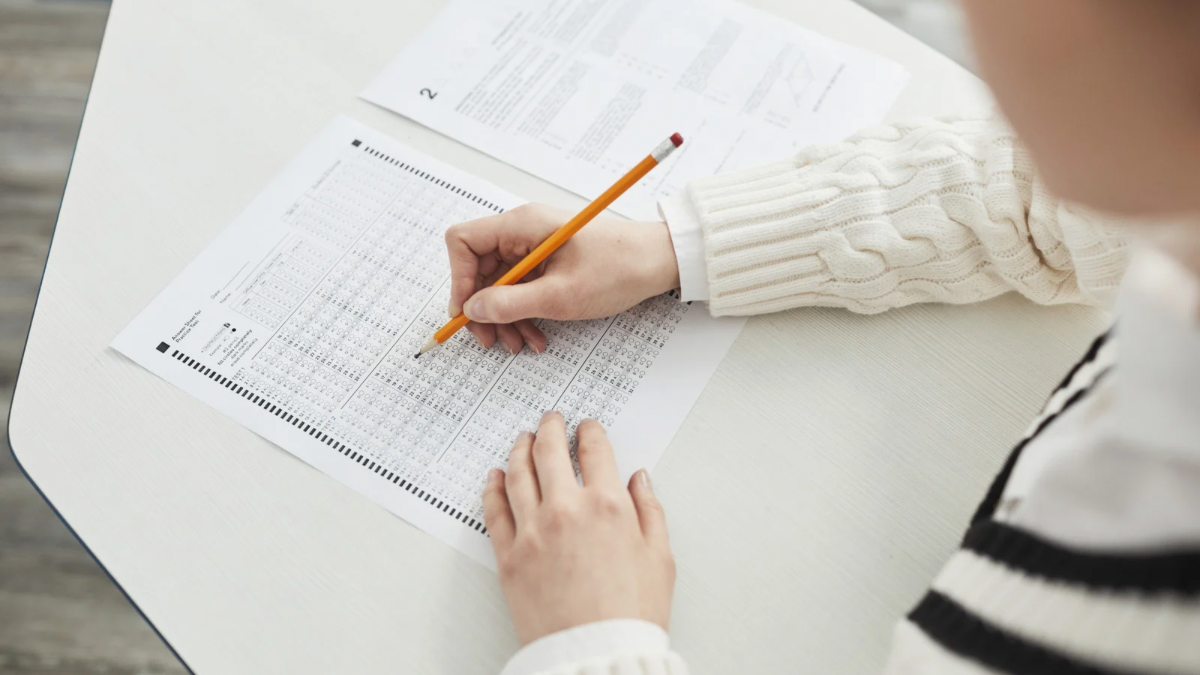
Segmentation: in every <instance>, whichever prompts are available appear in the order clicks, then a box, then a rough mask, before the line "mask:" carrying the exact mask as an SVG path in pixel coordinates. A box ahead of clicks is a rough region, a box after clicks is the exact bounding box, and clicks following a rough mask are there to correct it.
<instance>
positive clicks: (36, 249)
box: [0, 0, 185, 675]
mask: <svg viewBox="0 0 1200 675" xmlns="http://www.w3.org/2000/svg"><path fill="white" fill-rule="evenodd" d="M107 15H108V4H107V3H106V2H99V1H95V0H53V1H51V0H41V1H35V0H0V434H4V435H5V436H6V429H5V428H4V427H5V425H6V424H7V419H8V405H9V402H10V400H11V395H12V387H13V379H14V378H15V376H16V371H17V361H18V359H19V358H20V355H21V349H22V346H23V344H24V342H25V331H26V330H27V328H28V322H29V316H30V313H31V311H32V309H33V300H34V297H35V294H36V293H37V286H38V281H39V279H40V278H41V274H42V264H43V262H44V260H45V255H46V248H47V246H48V245H49V241H50V232H51V230H52V229H53V227H54V219H55V216H56V214H57V212H58V202H59V198H60V197H61V194H62V188H63V182H64V180H65V179H66V175H67V166H68V164H69V163H70V160H71V151H72V149H73V147H74V145H75V136H76V134H77V132H78V129H79V120H80V115H81V113H82V111H83V103H84V99H85V97H86V96H87V92H88V85H89V84H90V82H91V78H92V68H93V66H94V65H95V61H96V52H97V50H98V49H99V45H100V36H101V34H102V33H103V31H104V21H105V18H106V17H107ZM183 672H185V671H184V669H183V667H182V666H181V665H180V664H179V663H178V661H176V660H175V658H174V656H172V655H171V653H170V652H169V651H168V650H167V648H166V647H165V646H164V645H163V644H162V642H161V641H160V640H159V639H158V637H157V636H156V635H155V634H154V632H153V631H152V630H151V629H150V627H149V626H147V625H146V623H145V622H144V621H143V620H142V618H141V617H140V616H139V615H138V614H137V612H136V611H135V610H134V609H133V607H131V606H130V605H129V603H128V602H127V601H126V600H125V598H124V596H122V595H121V593H120V591H118V590H117V588H116V587H115V586H113V584H112V582H111V581H110V580H109V579H108V577H107V576H106V575H105V574H104V572H103V571H102V570H101V569H100V568H99V566H98V565H96V563H95V562H94V561H93V560H92V559H91V557H90V556H89V555H88V554H87V552H86V551H84V549H83V547H82V546H80V544H79V543H78V542H77V541H76V540H75V538H74V537H73V536H72V535H71V533H70V532H68V531H67V529H66V527H64V526H63V525H62V523H60V522H59V520H58V518H56V517H55V515H54V513H53V512H52V511H51V510H50V508H49V507H48V506H47V505H46V504H45V502H43V501H42V499H41V497H39V496H38V494H37V492H36V491H35V490H34V489H33V487H32V486H30V485H29V483H28V482H27V481H26V480H25V477H24V476H23V475H22V474H21V473H20V471H19V470H18V469H17V467H16V464H15V463H14V461H13V459H12V456H11V455H9V453H8V452H7V448H5V450H4V451H0V673H4V674H6V675H8V674H12V675H16V674H18V673H19V674H22V675H25V674H30V675H32V674H33V673H38V674H39V675H49V674H58V675H85V674H87V675H91V674H92V673H106V674H110V675H126V674H129V675H132V674H134V673H183Z"/></svg>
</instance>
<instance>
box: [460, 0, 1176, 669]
mask: <svg viewBox="0 0 1200 675" xmlns="http://www.w3.org/2000/svg"><path fill="white" fill-rule="evenodd" d="M964 5H965V8H966V13H967V16H968V18H969V21H970V25H971V28H972V31H973V34H974V38H975V43H976V47H977V51H978V58H979V63H980V67H981V69H982V71H983V73H984V75H985V76H986V77H987V78H988V79H989V81H990V82H991V84H992V87H993V88H994V91H995V94H996V97H997V99H998V101H999V104H1000V107H1001V109H1002V110H1003V112H1004V114H1005V115H1006V117H1007V118H1008V119H1009V120H1010V121H1011V123H1012V126H1013V127H1014V128H1015V129H1016V131H1017V133H1019V135H1020V138H1021V142H1018V141H1017V140H1016V138H1015V137H1014V136H1013V134H1012V132H1010V131H1009V130H1008V127H1006V126H1005V124H1004V123H1003V122H1000V121H998V120H995V121H994V120H989V119H985V118H972V117H963V118H957V119H951V120H941V121H932V120H926V121H918V122H913V123H909V124H900V125H895V126H889V127H883V128H878V129H874V130H870V131H867V132H864V133H863V134H861V135H859V136H857V137H856V138H853V139H851V140H849V141H846V142H844V143H839V144H835V145H829V146H823V147H818V148H813V149H811V150H808V151H806V152H804V153H802V154H801V155H800V156H799V157H797V158H795V159H793V160H789V161H786V162H780V163H777V164H771V165H768V166H764V167H762V168H759V169H755V170H751V171H744V172H740V173H735V174H731V175H724V176H717V177H714V178H710V179H706V180H701V181H698V182H696V183H694V184H692V185H691V186H689V187H688V189H687V191H686V194H684V195H682V196H680V197H679V198H678V199H673V200H668V201H666V202H664V203H663V204H661V205H660V206H661V210H662V213H663V215H664V219H665V223H658V224H642V223H625V222H620V221H616V220H597V221H596V222H594V223H592V224H591V225H589V226H588V227H587V228H585V229H584V230H583V231H582V232H581V233H580V234H579V235H577V236H576V238H575V239H574V240H573V241H572V242H571V243H569V244H568V245H566V246H564V247H563V248H562V249H560V250H559V251H558V252H557V253H556V254H555V255H554V256H553V257H552V258H550V260H549V261H547V264H546V266H545V269H544V271H543V273H542V275H541V276H540V277H539V278H536V279H533V280H531V281H529V282H528V283H524V284H521V285H518V286H515V287H511V288H499V289H484V290H481V291H479V292H477V293H476V292H475V291H476V289H477V288H479V287H480V286H481V285H482V284H484V283H486V282H487V281H488V280H489V279H490V278H491V277H493V276H494V275H496V274H497V273H498V270H500V269H501V268H503V267H504V266H505V264H507V263H509V262H512V261H515V260H518V259H520V258H521V257H522V256H523V255H524V254H525V253H526V252H528V251H529V249H530V248H531V247H532V246H534V245H535V244H536V243H537V242H538V241H540V240H541V239H542V238H543V237H545V236H546V235H547V234H548V233H549V232H550V231H552V230H553V229H554V228H556V227H557V226H558V225H559V224H560V223H561V222H562V221H563V219H564V218H565V217H566V215H567V214H563V213H559V212H556V211H553V210H550V209H548V208H545V207H540V206H531V207H526V208H522V209H517V210H515V211H512V212H510V213H507V214H504V215H501V216H496V217H493V218H490V219H486V220H484V221H476V222H472V223H466V224H463V225H460V226H456V227H454V228H452V229H451V230H450V232H449V233H448V235H447V243H448V246H449V251H450V257H451V267H452V270H453V272H452V277H453V291H452V298H453V299H452V301H451V308H450V310H451V313H452V314H455V313H457V311H459V309H461V308H462V306H463V303H465V311H466V313H467V316H468V317H470V318H471V319H473V320H474V321H475V322H476V323H474V324H473V325H472V327H471V329H472V331H473V332H474V334H475V335H476V336H477V337H478V338H479V339H480V340H481V341H482V342H483V343H484V344H485V345H491V344H492V343H493V342H494V341H496V340H500V341H501V342H502V343H503V344H504V345H506V346H507V347H508V348H509V349H512V350H516V349H518V348H520V347H521V346H522V344H523V343H529V344H530V346H531V347H532V348H533V349H534V350H536V351H541V350H542V349H544V348H545V338H544V336H543V335H541V334H540V333H539V332H538V330H537V329H536V328H535V327H534V326H533V324H532V323H530V322H529V321H528V319H529V318H531V317H549V318H555V319H582V318H589V317H599V316H607V315H611V314H614V313H616V312H619V311H621V310H623V309H625V308H627V307H630V306H632V305H633V304H635V303H637V302H639V301H641V300H642V299H644V298H646V297H649V296H652V295H655V294H657V293H660V292H663V291H666V290H668V289H671V288H674V287H677V286H680V287H681V290H682V293H683V295H684V298H685V299H693V300H706V301H707V302H708V306H709V309H710V311H712V312H713V313H714V314H756V313H762V312H770V311H778V310H783V309H787V308H791V307H798V306H803V305H822V306H838V307H845V308H847V309H849V310H851V311H856V312H879V311H884V310H886V309H888V308H891V307H898V306H901V305H906V304H910V303H914V302H925V301H937V302H955V303H963V302H973V301H977V300H982V299H984V298H988V297H992V296H995V295H998V294H1000V293H1004V292H1006V291H1012V290H1015V291H1017V292H1020V293H1021V294H1023V295H1025V296H1026V297H1028V298H1030V299H1031V300H1034V301H1036V302H1042V303H1062V302H1087V303H1107V302H1109V301H1110V300H1112V299H1113V298H1114V296H1116V295H1117V293H1116V290H1117V286H1118V284H1119V283H1120V279H1121V276H1122V272H1123V270H1124V268H1125V266H1126V263H1127V261H1128V259H1129V258H1130V257H1132V264H1131V266H1130V268H1129V273H1128V274H1127V275H1126V278H1125V281H1124V283H1123V285H1122V288H1121V291H1120V294H1119V298H1118V299H1117V300H1116V302H1117V310H1118V312H1117V313H1118V317H1119V318H1118V323H1117V328H1116V331H1115V333H1113V334H1112V335H1111V336H1110V335H1106V336H1102V337H1101V338H1099V339H1098V340H1097V341H1096V342H1095V344H1094V345H1093V346H1092V348H1091V349H1090V350H1089V351H1088V353H1087V355H1086V356H1085V358H1084V360H1083V361H1082V362H1081V363H1080V364H1079V365H1078V366H1076V367H1075V368H1074V369H1072V370H1071V372H1070V373H1069V374H1068V375H1067V377H1066V379H1065V381H1064V382H1063V384H1062V386H1061V387H1060V388H1059V389H1058V390H1057V391H1056V392H1055V393H1054V395H1053V396H1052V397H1051V398H1050V400H1049V402H1048V404H1047V406H1046V409H1045V411H1044V412H1043V414H1042V415H1041V416H1040V417H1039V418H1038V419H1037V420H1035V422H1034V424H1033V425H1032V426H1031V432H1030V434H1029V436H1028V437H1027V438H1026V439H1024V440H1022V441H1021V443H1020V444H1019V445H1018V446H1017V447H1016V449H1015V450H1014V451H1013V453H1012V455H1011V456H1010V458H1009V460H1008V462H1007V463H1006V464H1005V465H1004V467H1003V469H1002V470H1001V472H1000V475H999V476H998V477H997V479H996V481H995V483H994V484H993V485H992V487H991V489H990V490H989V491H988V493H987V495H985V496H984V498H983V501H982V503H981V505H980V506H979V509H978V511H977V513H976V515H975V517H974V518H973V519H972V522H971V523H970V525H969V528H968V530H967V533H966V536H965V538H964V540H963V543H962V548H961V549H960V550H959V551H958V552H957V553H955V554H954V555H953V556H952V557H951V558H950V560H949V561H948V562H947V564H946V566H945V568H944V569H943V571H942V572H941V573H940V574H939V575H938V576H937V577H936V578H935V579H933V580H931V589H930V591H929V592H928V593H927V594H926V595H925V597H924V598H923V599H921V600H920V601H919V603H918V604H917V606H916V607H915V608H914V609H913V610H912V612H911V613H910V614H909V615H908V616H907V617H905V618H903V619H901V620H900V621H899V623H898V625H897V627H896V630H895V633H894V638H893V645H892V654H891V657H890V659H889V661H888V663H887V666H886V670H887V672H891V673H976V674H979V673H992V672H1010V673H1049V672H1055V673H1084V672H1087V673H1116V672H1121V673H1134V672H1146V673H1189V672H1200V632H1198V631H1200V603H1198V602H1197V596H1198V594H1200V3H1198V2H1191V1H1188V0H1054V2H1044V1H1043V0H1004V1H1003V2H996V1H995V0H965V1H964ZM1034 160H1036V163H1037V165H1038V167H1039V169H1040V173H1039V174H1037V175H1035V173H1034V170H1033V162H1034ZM1043 180H1044V183H1043ZM1054 195H1058V196H1060V197H1062V198H1063V199H1064V200H1069V201H1060V200H1059V199H1058V198H1056V197H1055V196H1054ZM1085 205H1086V206H1085ZM1093 209H1094V210H1095V212H1106V213H1112V214H1119V215H1120V216H1121V217H1123V218H1127V219H1129V220H1130V221H1133V222H1137V223H1138V224H1137V226H1136V227H1135V228H1134V229H1133V231H1134V232H1135V233H1136V236H1137V237H1138V239H1137V240H1135V243H1134V244H1133V245H1131V246H1128V247H1127V246H1126V243H1125V239H1124V238H1123V237H1122V235H1121V233H1120V229H1118V228H1117V227H1116V226H1114V225H1112V224H1111V223H1110V222H1109V221H1108V220H1107V219H1105V218H1101V217H1099V216H1097V215H1095V212H1093V211H1092V210H1093ZM1130 251H1134V252H1133V253H1132V254H1130V253H1129V252H1130ZM468 298H469V300H468ZM1118 342H1119V352H1118ZM981 384H982V385H984V386H986V383H981ZM578 438H579V450H578V457H579V464H580V468H581V469H582V476H583V485H582V487H581V486H579V485H577V484H576V482H575V479H574V474H573V472H572V469H571V464H570V460H569V457H568V454H567V447H566V441H565V434H564V428H563V420H562V418H561V417H560V416H558V415H557V414H556V413H551V414H548V415H547V416H545V417H544V418H543V419H542V423H541V426H540V428H539V430H538V433H537V435H536V437H535V436H533V435H531V434H528V433H526V434H523V435H522V436H521V437H520V438H519V439H518V440H517V441H516V445H515V446H514V447H513V450H512V455H511V457H510V460H509V465H508V471H507V472H506V473H505V472H499V471H494V472H493V473H492V475H491V476H490V477H489V482H488V487H487V489H486V492H485V495H484V502H485V510H486V519H487V526H488V528H489V530H490V532H491V536H492V542H493V545H494V547H495V550H496V557H497V560H498V562H499V568H500V582H501V585H502V587H503V589H504V592H505V595H506V597H507V599H508V602H509V606H510V609H511V612H512V617H513V622H514V624H515V626H516V630H517V635H518V637H519V639H520V642H521V644H522V645H523V648H522V649H521V651H519V652H518V653H517V654H516V655H515V656H514V657H513V659H512V660H511V661H510V662H509V664H508V666H507V667H506V668H505V671H504V673H505V675H530V674H532V673H543V674H554V675H575V674H580V675H582V674H583V673H623V674H647V675H649V674H651V673H654V674H657V673H669V674H671V675H681V674H682V673H685V672H687V666H686V665H685V662H684V659H683V656H681V655H679V654H677V653H675V652H673V651H671V650H670V648H669V645H668V639H667V635H666V633H665V629H666V628H667V625H668V620H669V614H670V606H671V594H672V587H673V584H674V563H673V561H672V558H671V553H670V549H669V546H668V543H667V531H666V526H665V521H664V519H663V513H662V509H661V507H660V505H659V503H658V502H657V501H656V500H655V497H654V493H653V491H652V489H651V486H650V482H649V478H648V476H647V475H646V473H645V472H644V471H642V472H638V473H637V474H635V475H634V477H633V479H632V480H631V481H630V482H629V484H628V485H627V486H626V485H622V484H620V483H619V482H618V479H617V471H616V467H615V464H614V461H613V454H612V450H611V448H610V446H609V445H608V441H607V440H606V438H605V433H604V430H603V429H602V428H601V427H600V425H599V424H597V423H595V422H585V423H584V424H582V425H580V427H579V432H578ZM880 450H881V451H884V450H885V449H884V448H881V449H880ZM701 667H702V664H701Z"/></svg>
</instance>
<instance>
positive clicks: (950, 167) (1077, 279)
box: [685, 117, 1127, 315]
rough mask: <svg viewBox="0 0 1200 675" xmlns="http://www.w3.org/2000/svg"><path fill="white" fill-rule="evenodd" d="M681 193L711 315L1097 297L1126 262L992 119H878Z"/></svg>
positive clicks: (1103, 299) (1105, 295)
mask: <svg viewBox="0 0 1200 675" xmlns="http://www.w3.org/2000/svg"><path fill="white" fill-rule="evenodd" d="M687 193H688V196H689V197H690V200H691V206H692V207H693V208H694V211H695V214H696V216H697V217H698V218H699V220H700V223H701V224H702V226H703V236H704V254H705V255H704V261H705V265H706V266H707V278H708V282H709V302H710V304H709V307H710V310H711V311H712V313H713V314H716V315H722V314H760V313H764V312H774V311H779V310H783V309H789V308H792V307H799V306H812V305H818V306H831V307H845V308H848V309H850V310H852V311H855V312H862V313H873V312H881V311H884V310H886V309H889V308H892V307H900V306H903V305H909V304H912V303H916V302H950V303H967V302H976V301H979V300H984V299H986V298H991V297H993V296H996V295H1000V294H1001V293H1005V292H1007V291H1010V290H1015V291H1018V292H1019V293H1021V294H1022V295H1025V296H1026V297H1028V298H1029V299H1031V300H1033V301H1035V302H1039V303H1044V304H1057V303H1068V302H1075V303H1078V302H1082V303H1089V304H1106V303H1109V302H1111V301H1112V299H1113V294H1114V292H1115V290H1116V288H1117V285H1118V284H1119V283H1120V279H1121V273H1122V271H1123V270H1124V268H1125V265H1126V262H1127V256H1126V251H1125V244H1124V238H1123V237H1122V235H1121V232H1120V228H1119V227H1118V226H1117V225H1115V224H1113V223H1110V222H1106V221H1104V220H1102V219H1100V218H1098V217H1097V216H1096V215H1095V214H1091V213H1088V212H1086V211H1084V210H1082V209H1080V208H1077V207H1073V206H1071V205H1068V204H1065V203H1062V202H1060V201H1059V200H1057V199H1055V198H1054V197H1053V196H1052V195H1051V194H1050V193H1049V192H1047V190H1046V188H1045V186H1044V185H1043V184H1042V183H1041V181H1040V180H1038V179H1037V177H1036V174H1035V172H1034V168H1033V165H1032V163H1031V161H1030V157H1029V154H1028V152H1027V151H1026V150H1025V149H1024V148H1023V147H1022V146H1021V145H1020V143H1019V142H1018V141H1017V139H1016V138H1015V137H1014V136H1013V134H1012V132H1011V130H1010V129H1009V128H1008V126H1007V125H1005V124H1004V123H1003V122H1002V121H1000V120H997V119H994V118H991V117H978V118H960V119H952V120H922V121H918V122H912V123H906V124H899V125H894V126H881V127H877V128H874V129H871V130H868V131H866V132H863V133H861V134H859V135H857V136H855V137H853V138H851V139H849V140H847V141H845V142H843V143H837V144H834V145H825V146H818V147H814V148H812V149H810V150H807V151H805V152H804V153H802V154H800V155H799V156H798V157H796V158H795V159H791V160H787V161H784V162H778V163H775V164H769V165H766V166H763V167H760V168H757V169H752V170H749V171H741V172H737V173H732V174H727V175H721V176H715V177H712V178H707V179H703V180H700V181H697V182H695V183H693V184H692V185H691V186H689V187H688V190H687ZM685 291H686V289H685Z"/></svg>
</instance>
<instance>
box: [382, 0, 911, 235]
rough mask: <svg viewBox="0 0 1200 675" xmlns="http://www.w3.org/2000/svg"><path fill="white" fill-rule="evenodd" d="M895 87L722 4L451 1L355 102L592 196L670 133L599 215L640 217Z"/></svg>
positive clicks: (787, 29) (878, 114) (856, 119)
mask: <svg viewBox="0 0 1200 675" xmlns="http://www.w3.org/2000/svg"><path fill="white" fill-rule="evenodd" d="M907 81H908V74H907V72H906V71H905V70H904V69H903V68H902V67H901V66H900V65H899V64H896V63H894V62H892V61H889V60H887V59H884V58H882V57H880V56H877V55H874V54H871V53H869V52H866V51H863V50H861V49H858V48H855V47H851V46H849V45H845V44H841V43H838V42H835V41H833V40H830V39H828V38H825V37H822V36H820V35H818V34H816V33H813V32H811V31H808V30H805V29H803V28H800V27H799V26H796V25H794V24H791V23H788V22H786V21H783V20H781V19H779V18H778V17H774V16H771V15H769V14H765V13H763V12H760V11H758V10H754V9H751V8H749V7H746V6H744V5H741V4H738V3H734V2H728V1H726V0H454V1H453V2H451V3H450V5H449V6H448V7H447V8H446V9H445V10H443V11H442V13H441V14H439V15H438V16H437V18H436V19H434V21H433V22H432V23H431V24H430V25H429V26H427V27H426V28H425V29H424V30H423V31H422V32H421V33H420V34H419V35H418V36H417V37H416V39H415V40H414V41H413V42H412V43H411V44H410V45H409V46H408V48H407V49H406V50H405V51H404V52H403V53H402V54H400V56H398V57H397V58H396V59H395V60H394V61H392V62H391V64H390V65H388V66H387V68H386V69H385V70H384V71H383V73H382V74H380V75H379V76H378V77H377V78H376V79H375V80H374V81H373V82H372V83H371V84H370V85H369V86H368V87H367V89H366V90H365V91H364V92H363V93H362V97H363V98H365V99H366V100H368V101H371V102H372V103H376V104H378V105H380V106H383V107H385V108H388V109H390V110H393V111H395V112H398V113H400V114H402V115H405V116H407V117H410V118H412V119H413V120H416V121H417V122H420V123H421V124H424V125H425V126H428V127H430V128H431V129H434V130H435V131H438V132H441V133H443V134H445V135H447V136H449V137H451V138H454V139H457V140H459V141H462V142H463V143H466V144H468V145H471V146H473V147H475V148H478V149H480V150H482V151H483V152H486V153H488V154H490V155H493V156H495V157H496V158H498V159H500V160H502V161H504V162H506V163H508V164H511V165H513V166H516V167H518V168H521V169H524V170H525V171H528V172H529V173H531V174H533V175H535V176H538V177H540V178H543V179H545V180H548V181H551V182H553V183H556V184H557V185H559V186H561V187H564V188H566V189H568V190H571V191H573V192H575V193H577V194H580V195H582V196H584V197H586V198H589V199H590V198H593V197H595V196H596V195H598V194H600V193H601V192H602V191H603V190H604V189H605V188H607V187H608V186H609V185H611V184H612V183H613V182H614V181H615V180H616V178H617V177H618V176H620V175H621V174H623V173H624V172H626V171H628V170H629V168H630V167H631V166H632V163H633V161H634V160H633V159H632V158H641V157H643V156H645V155H646V154H647V153H648V152H649V151H650V149H652V148H653V147H654V146H655V145H657V144H658V143H659V142H660V141H662V139H664V138H666V137H667V136H669V135H671V134H672V133H673V132H676V131H678V132H681V133H682V134H683V137H684V138H685V139H686V142H685V143H684V145H683V147H682V148H681V149H680V151H678V152H676V153H675V154H674V156H673V157H671V158H670V159H669V160H667V161H666V162H664V164H663V166H661V167H659V168H658V169H656V170H655V171H654V172H652V173H651V174H650V175H649V176H647V177H646V178H645V179H644V180H643V181H642V182H641V183H640V184H639V185H638V186H637V187H635V188H634V189H633V190H630V191H629V192H628V193H626V194H625V195H624V196H623V197H622V198H621V199H619V200H617V201H616V203H615V204H614V205H613V207H612V208H613V210H615V211H617V212H619V213H621V214H623V215H626V216H629V217H631V218H635V219H642V220H649V219H657V211H656V208H655V204H656V201H657V200H658V199H660V198H662V197H668V196H670V195H672V194H674V193H676V192H678V191H679V190H681V189H683V187H684V186H685V185H686V184H687V183H688V182H689V181H691V180H693V179H695V178H700V177H703V176H709V175H713V174H716V173H722V172H727V171H731V170H735V169H739V168H748V167H751V166H755V165H757V164H761V163H765V162H768V161H773V160H779V159H784V158H786V157H789V156H791V155H792V154H794V153H795V152H796V151H797V150H799V149H801V148H803V147H805V146H807V145H810V144H813V143H819V142H835V141H839V140H841V139H843V138H845V137H846V136H849V135H850V134H852V133H853V132H855V131H857V130H859V129H861V128H862V127H865V126H869V125H872V124H876V123H878V122H879V121H881V120H882V119H883V117H884V115H885V114H886V113H887V111H888V109H889V108H891V106H892V103H893V102H894V101H895V100H896V98H897V97H898V96H899V94H900V92H901V90H902V89H903V88H904V85H905V84H906V82H907Z"/></svg>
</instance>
